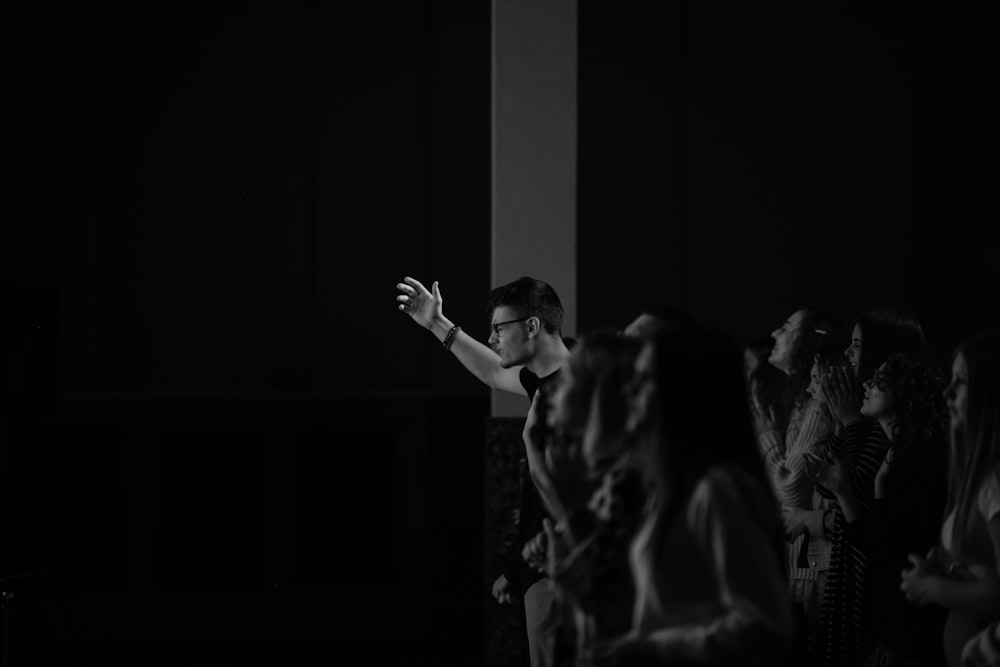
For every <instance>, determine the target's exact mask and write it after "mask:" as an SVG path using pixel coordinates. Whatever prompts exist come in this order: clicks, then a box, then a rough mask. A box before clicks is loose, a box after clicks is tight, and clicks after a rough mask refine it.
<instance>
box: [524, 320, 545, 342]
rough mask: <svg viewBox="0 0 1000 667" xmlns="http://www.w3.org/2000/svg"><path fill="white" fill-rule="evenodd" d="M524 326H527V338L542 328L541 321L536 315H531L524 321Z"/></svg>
mask: <svg viewBox="0 0 1000 667" xmlns="http://www.w3.org/2000/svg"><path fill="white" fill-rule="evenodd" d="M524 326H526V327H527V328H528V338H533V337H534V336H537V335H538V333H539V332H540V331H541V330H542V321H541V320H540V319H538V316H537V315H532V316H531V317H529V318H528V319H526V320H525V321H524Z"/></svg>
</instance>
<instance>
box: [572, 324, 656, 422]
mask: <svg viewBox="0 0 1000 667" xmlns="http://www.w3.org/2000/svg"><path fill="white" fill-rule="evenodd" d="M641 347H642V342H641V341H640V340H639V339H637V338H629V337H627V336H623V335H621V334H619V333H617V332H615V331H612V330H609V329H601V330H597V331H592V332H590V333H588V334H586V335H585V336H583V337H581V338H580V340H579V341H578V342H577V344H576V346H575V347H574V348H573V352H572V353H571V354H570V357H569V361H568V362H567V366H568V368H569V370H570V374H569V375H570V377H571V378H572V382H573V384H574V391H575V392H579V394H580V395H583V396H587V397H589V400H590V403H589V406H590V408H591V409H594V408H595V406H596V409H599V410H600V413H601V414H600V415H598V417H599V419H600V423H601V425H602V427H603V429H604V431H605V432H606V433H623V432H624V430H625V419H626V415H627V412H628V403H627V401H626V399H625V393H624V387H625V385H626V383H627V382H628V380H629V378H630V377H631V376H632V370H633V368H634V367H635V358H636V356H638V354H639V350H640V348H641Z"/></svg>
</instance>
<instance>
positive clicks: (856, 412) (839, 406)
mask: <svg viewBox="0 0 1000 667" xmlns="http://www.w3.org/2000/svg"><path fill="white" fill-rule="evenodd" d="M820 388H821V389H820V390H821V392H822V394H823V396H824V399H825V401H826V404H827V405H828V406H829V408H830V412H831V414H832V415H833V417H834V418H835V419H836V420H837V421H839V422H840V423H841V424H845V425H846V424H849V423H851V422H855V421H858V420H860V419H861V395H860V394H859V392H858V390H857V386H856V383H855V382H854V377H853V376H852V375H851V373H850V371H849V370H848V369H847V368H845V367H843V366H832V367H830V368H829V369H827V371H826V373H824V374H823V377H822V379H821V381H820Z"/></svg>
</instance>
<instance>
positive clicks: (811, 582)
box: [753, 308, 843, 637]
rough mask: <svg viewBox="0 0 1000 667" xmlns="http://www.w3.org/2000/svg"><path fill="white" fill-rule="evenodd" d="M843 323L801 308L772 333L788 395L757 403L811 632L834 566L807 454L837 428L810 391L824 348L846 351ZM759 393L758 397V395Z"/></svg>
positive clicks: (796, 592) (796, 586) (792, 585)
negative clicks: (817, 509) (819, 523)
mask: <svg viewBox="0 0 1000 667" xmlns="http://www.w3.org/2000/svg"><path fill="white" fill-rule="evenodd" d="M838 330H839V327H838V325H837V323H836V321H835V320H834V319H833V318H832V317H830V316H829V315H826V314H824V313H820V312H819V311H817V310H814V309H811V308H804V309H801V310H798V311H796V312H794V313H792V315H791V316H790V317H789V318H788V319H787V320H786V321H785V323H784V325H782V326H781V327H780V328H778V329H776V330H775V331H773V332H772V333H771V337H772V338H773V339H774V347H773V348H772V350H771V354H770V356H769V358H768V362H769V363H770V364H771V366H773V367H774V368H777V369H778V370H779V371H781V372H782V373H783V374H784V375H785V382H784V385H785V386H784V390H783V392H782V400H781V401H780V403H779V404H778V405H776V406H769V405H764V404H762V403H760V401H759V400H755V402H754V406H753V407H754V412H755V416H756V423H757V439H758V445H759V447H760V454H761V456H762V458H763V461H764V466H765V468H766V470H767V473H768V477H769V479H770V482H771V486H772V489H773V490H774V492H775V495H776V496H777V498H778V500H779V502H780V503H781V508H782V515H783V517H784V520H785V529H786V534H787V536H788V538H789V539H791V540H792V541H791V543H790V544H788V545H787V548H786V553H785V556H786V561H785V565H786V573H787V575H788V579H789V589H790V591H791V594H792V598H793V599H794V600H795V602H796V604H797V605H798V607H799V612H800V614H801V615H802V616H803V617H804V623H805V628H804V632H805V633H806V634H807V636H808V637H812V636H813V635H814V634H815V632H816V627H817V624H818V620H819V601H820V599H821V596H822V590H823V583H824V580H825V578H826V571H827V568H828V567H829V545H828V543H827V541H826V540H825V539H823V537H822V530H821V527H820V526H816V525H812V526H811V527H810V525H809V522H810V521H813V520H814V519H815V518H816V517H817V516H819V518H820V519H821V518H822V512H820V513H819V515H817V514H815V513H813V512H812V510H813V508H814V506H815V483H814V481H813V480H812V478H811V477H809V475H808V474H807V472H806V467H805V463H806V461H807V458H806V454H808V453H809V452H811V451H813V450H814V449H816V448H818V447H822V446H823V444H824V443H825V441H826V440H827V438H828V437H829V436H830V435H831V433H832V431H833V422H832V420H831V418H830V414H829V412H828V411H827V410H826V408H825V407H824V406H823V405H822V404H821V403H819V402H818V401H816V400H815V398H813V397H812V396H811V395H810V393H809V385H810V383H811V379H812V378H811V377H810V374H811V371H812V369H813V365H814V359H815V356H816V355H817V354H820V355H830V354H833V353H836V352H839V350H840V349H842V345H843V343H842V339H841V337H839V336H838V335H837V333H838ZM755 399H756V397H755Z"/></svg>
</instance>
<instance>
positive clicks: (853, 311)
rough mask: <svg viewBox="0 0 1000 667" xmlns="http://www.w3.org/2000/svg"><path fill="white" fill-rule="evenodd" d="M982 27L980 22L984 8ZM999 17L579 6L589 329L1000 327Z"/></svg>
mask: <svg viewBox="0 0 1000 667" xmlns="http://www.w3.org/2000/svg"><path fill="white" fill-rule="evenodd" d="M977 12H978V13H977ZM990 18H991V15H989V14H988V13H987V10H986V9H977V10H975V11H972V12H969V11H966V10H958V9H942V8H941V7H940V6H934V7H931V6H927V5H924V4H923V3H904V2H898V3H888V4H886V3H878V4H875V5H873V4H871V3H855V2H838V3H819V4H817V3H791V2H789V3H777V4H774V3H769V4H767V5H759V4H753V3H722V4H719V3H697V2H688V3H625V4H621V3H619V4H616V5H615V6H614V7H613V8H612V7H611V6H609V5H607V4H606V3H599V2H590V1H587V0H585V1H584V2H582V3H581V9H580V109H579V114H580V147H579V154H580V158H579V159H580V162H579V211H580V213H579V225H580V228H579V246H578V252H579V257H578V262H579V266H580V276H579V286H578V287H579V294H580V306H579V308H580V329H581V330H583V331H585V330H586V329H587V328H590V327H594V326H604V325H610V326H620V325H621V323H623V322H627V321H628V320H630V319H631V318H632V317H634V314H635V312H636V311H637V309H638V308H639V306H640V305H641V304H642V303H644V302H648V301H668V302H673V303H680V304H682V305H684V306H685V307H687V308H688V309H689V310H690V311H691V312H692V313H693V314H694V315H695V316H696V317H698V319H699V320H701V321H703V322H705V323H708V324H710V325H713V326H718V327H723V328H725V329H728V330H729V331H731V332H732V333H733V334H734V335H736V336H737V337H738V338H740V339H742V340H749V339H751V338H754V337H757V336H761V335H767V334H768V333H769V332H770V331H771V330H772V329H774V328H775V327H776V326H778V325H779V324H780V323H781V322H782V321H784V319H785V318H786V317H787V315H788V314H789V313H791V312H792V311H793V310H795V309H796V308H798V307H800V306H802V305H815V306H818V307H822V308H826V309H829V310H832V311H834V312H835V313H838V314H839V315H841V317H843V318H844V319H845V320H848V321H850V320H851V319H852V318H854V317H855V316H856V315H857V314H858V313H860V312H861V311H863V310H866V309H868V308H873V307H897V308H903V309H906V310H909V311H911V312H913V313H914V314H916V315H917V316H919V317H920V318H921V320H922V321H923V323H924V325H925V328H926V330H927V333H928V336H929V338H930V339H931V342H932V344H935V345H936V346H937V347H938V348H939V349H940V350H948V349H950V348H951V347H952V346H953V345H954V344H955V343H957V342H958V341H959V340H961V339H962V338H963V337H965V336H968V335H970V334H972V333H975V332H977V331H980V330H983V329H986V328H991V327H992V328H996V327H1000V320H998V315H997V311H996V309H995V308H993V307H992V305H991V299H992V297H990V296H989V295H990V294H992V292H994V291H995V289H996V287H997V286H998V281H997V277H996V276H997V270H998V269H1000V235H998V231H997V228H998V226H997V224H996V220H997V209H996V204H995V197H996V194H995V193H996V187H995V184H996V182H997V167H996V161H995V160H994V159H993V157H992V156H993V155H995V154H996V151H997V148H998V145H997V129H996V123H995V122H994V120H993V119H995V118H996V117H997V116H998V115H1000V108H998V105H997V102H996V101H995V99H994V96H992V95H991V94H990V86H989V84H988V82H989V81H990V80H991V79H992V78H993V74H992V72H993V70H994V69H995V66H996V63H997V62H998V55H1000V54H998V47H997V45H996V40H994V39H992V37H991V36H990V35H989V32H988V27H987V26H989V25H990V24H991V21H990Z"/></svg>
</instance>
